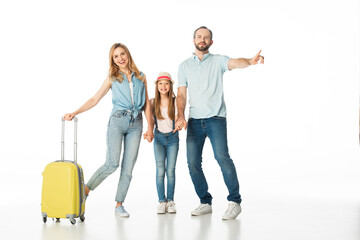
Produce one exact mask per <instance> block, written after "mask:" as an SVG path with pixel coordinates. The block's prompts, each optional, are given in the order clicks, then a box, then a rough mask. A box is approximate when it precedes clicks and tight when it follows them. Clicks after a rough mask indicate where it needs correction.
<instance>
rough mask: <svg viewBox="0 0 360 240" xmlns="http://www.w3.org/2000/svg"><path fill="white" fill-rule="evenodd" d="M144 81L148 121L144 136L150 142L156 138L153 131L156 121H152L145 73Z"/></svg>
mask: <svg viewBox="0 0 360 240" xmlns="http://www.w3.org/2000/svg"><path fill="white" fill-rule="evenodd" d="M144 83H145V117H146V121H147V123H148V129H147V131H146V133H145V134H144V138H146V139H147V140H148V141H149V142H151V141H152V139H153V138H154V133H153V130H154V123H153V121H152V116H151V105H150V101H149V95H148V92H147V82H146V76H145V74H144Z"/></svg>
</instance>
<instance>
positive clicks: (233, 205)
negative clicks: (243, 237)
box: [226, 203, 237, 214]
mask: <svg viewBox="0 0 360 240" xmlns="http://www.w3.org/2000/svg"><path fill="white" fill-rule="evenodd" d="M236 207H237V206H236V204H233V203H229V206H228V208H227V209H226V213H229V214H232V213H233V212H234V210H235V208H236Z"/></svg>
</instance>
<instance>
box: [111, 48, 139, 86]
mask: <svg viewBox="0 0 360 240" xmlns="http://www.w3.org/2000/svg"><path fill="white" fill-rule="evenodd" d="M118 47H121V48H123V49H124V50H125V52H126V54H127V56H128V59H129V70H130V71H131V72H134V75H135V77H137V78H138V79H140V80H141V81H143V82H144V76H141V75H140V71H139V69H138V68H137V67H136V64H135V62H134V60H133V58H132V56H131V54H130V51H129V49H128V48H127V47H126V46H125V45H124V44H122V43H114V44H113V45H112V46H111V48H110V52H109V65H110V67H109V75H108V77H109V80H112V81H118V82H120V83H122V81H123V80H124V77H123V75H122V74H121V72H120V69H119V67H118V66H117V65H116V64H115V62H114V60H113V55H114V51H115V49H116V48H118Z"/></svg>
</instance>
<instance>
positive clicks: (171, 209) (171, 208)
mask: <svg viewBox="0 0 360 240" xmlns="http://www.w3.org/2000/svg"><path fill="white" fill-rule="evenodd" d="M166 209H167V212H168V213H176V207H175V203H174V201H169V202H168V203H167V204H166Z"/></svg>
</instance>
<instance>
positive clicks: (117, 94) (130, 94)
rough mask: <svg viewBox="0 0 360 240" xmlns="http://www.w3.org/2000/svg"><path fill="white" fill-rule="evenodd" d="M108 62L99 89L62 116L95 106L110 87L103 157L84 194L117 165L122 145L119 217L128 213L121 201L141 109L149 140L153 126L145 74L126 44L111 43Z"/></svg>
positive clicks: (138, 133) (137, 143)
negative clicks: (110, 96)
mask: <svg viewBox="0 0 360 240" xmlns="http://www.w3.org/2000/svg"><path fill="white" fill-rule="evenodd" d="M109 65H110V69H109V75H108V77H107V79H106V80H105V81H104V83H103V84H102V86H101V87H100V89H99V90H98V92H97V93H96V94H95V95H94V96H93V97H92V98H90V99H89V100H88V101H87V102H86V103H85V104H84V105H82V106H81V107H80V108H79V109H78V110H76V111H75V112H73V113H67V114H65V115H64V119H65V120H68V121H71V120H72V119H73V118H74V117H75V116H76V115H77V114H79V113H82V112H85V111H87V110H89V109H91V108H92V107H94V106H96V105H97V103H98V102H99V101H100V100H101V99H102V98H103V97H104V96H105V95H106V94H107V93H108V91H109V90H110V89H111V90H112V102H113V110H112V112H111V116H110V119H109V123H108V129H107V152H106V161H105V163H104V165H102V166H101V167H100V168H99V169H98V170H97V171H96V172H95V173H94V174H93V175H92V177H91V178H90V180H89V181H88V182H87V184H86V185H85V194H86V196H88V194H89V192H90V190H94V189H95V188H96V187H97V186H99V184H100V183H101V182H102V181H103V180H104V179H105V178H107V177H108V176H109V175H110V174H112V173H113V172H114V171H115V170H116V169H117V168H118V167H119V162H120V153H121V150H122V149H121V148H122V145H124V148H123V151H124V153H123V159H122V162H121V172H120V179H119V183H118V187H117V193H116V197H115V201H116V208H115V213H116V214H118V215H120V216H121V217H129V213H128V212H127V211H126V210H125V208H124V206H123V202H124V200H125V197H126V194H127V192H128V188H129V185H130V182H131V178H132V171H133V168H134V165H135V162H136V159H137V155H138V150H139V146H140V140H141V135H142V128H143V120H142V111H145V116H146V120H147V122H148V126H149V128H148V130H147V132H146V133H145V135H146V136H149V141H151V139H152V136H153V133H152V131H153V127H152V126H151V124H149V123H150V121H151V110H150V103H149V98H148V94H147V83H146V77H145V75H144V74H143V73H142V72H140V71H139V70H138V68H137V67H136V65H135V62H134V61H133V58H132V57H131V54H130V52H129V50H128V48H127V47H126V46H125V45H123V44H121V43H115V44H114V45H113V46H112V47H111V49H110V53H109ZM123 143H124V144H123Z"/></svg>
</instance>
